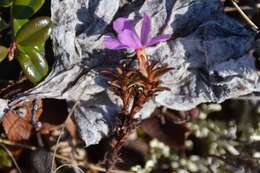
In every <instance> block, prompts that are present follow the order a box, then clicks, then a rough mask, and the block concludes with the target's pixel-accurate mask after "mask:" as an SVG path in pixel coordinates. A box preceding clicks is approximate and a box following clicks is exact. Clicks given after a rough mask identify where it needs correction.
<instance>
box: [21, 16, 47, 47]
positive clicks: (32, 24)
mask: <svg viewBox="0 0 260 173" xmlns="http://www.w3.org/2000/svg"><path fill="white" fill-rule="evenodd" d="M50 33H51V20H50V18H49V17H38V18H35V19H33V20H31V21H29V22H27V23H26V24H25V25H23V27H22V28H21V29H20V30H19V31H18V33H17V36H16V43H18V44H19V45H22V46H34V45H40V44H44V43H45V41H46V40H47V39H48V38H49V36H50Z"/></svg>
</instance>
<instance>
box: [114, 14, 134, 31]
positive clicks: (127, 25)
mask: <svg viewBox="0 0 260 173" xmlns="http://www.w3.org/2000/svg"><path fill="white" fill-rule="evenodd" d="M113 28H114V30H115V31H116V32H117V33H120V32H122V31H123V30H125V29H129V30H133V29H134V26H133V24H132V22H131V21H130V20H129V19H127V18H124V17H120V18H118V19H116V20H115V21H114V22H113Z"/></svg>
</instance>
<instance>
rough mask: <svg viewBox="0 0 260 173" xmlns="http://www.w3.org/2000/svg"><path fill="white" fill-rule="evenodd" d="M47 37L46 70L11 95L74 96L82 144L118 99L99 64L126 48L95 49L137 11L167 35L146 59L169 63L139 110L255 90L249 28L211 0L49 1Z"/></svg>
mask: <svg viewBox="0 0 260 173" xmlns="http://www.w3.org/2000/svg"><path fill="white" fill-rule="evenodd" d="M51 8H52V20H53V23H54V26H53V32H52V40H53V48H54V54H55V56H56V58H57V59H56V63H55V65H54V66H53V67H52V70H51V72H50V74H49V75H48V77H47V78H46V79H45V80H44V81H43V82H41V83H40V84H39V85H37V86H36V87H35V88H33V89H31V90H29V91H27V92H26V93H25V94H23V95H22V97H20V98H19V99H18V100H14V101H13V102H11V103H10V106H12V105H13V104H15V103H16V102H18V101H23V100H26V99H31V98H56V99H66V100H67V102H68V105H69V106H70V109H71V108H72V106H73V105H74V103H75V102H77V101H78V103H79V104H78V106H77V107H76V109H75V113H74V119H75V121H76V123H77V125H78V128H79V130H80V134H81V137H82V138H83V139H84V141H85V142H86V145H90V144H95V143H98V142H99V140H100V139H101V138H102V137H103V136H104V135H107V134H108V133H109V129H110V126H111V125H112V124H113V123H112V122H113V118H114V116H115V115H116V112H117V111H118V110H120V101H118V100H117V98H115V97H114V96H113V93H111V91H109V90H108V89H107V84H106V81H105V79H104V78H103V77H102V75H100V74H99V71H100V69H102V68H107V67H114V66H115V65H116V64H117V63H118V62H119V61H120V59H123V58H125V57H126V56H125V55H126V52H123V51H111V50H106V49H104V48H103V38H104V34H111V35H113V34H114V33H113V30H112V25H111V24H112V22H113V20H114V19H115V18H117V17H122V16H124V17H129V18H130V19H133V21H134V22H135V23H136V30H137V31H139V30H140V24H141V20H142V16H143V14H144V12H146V13H147V14H149V15H150V16H151V19H152V31H151V33H150V34H151V35H157V34H162V33H163V34H172V35H173V39H171V40H169V41H167V42H163V43H160V44H158V45H156V46H154V47H150V48H148V49H146V52H147V54H148V55H149V56H150V58H151V59H152V60H160V61H161V62H162V63H167V64H168V65H169V66H171V67H174V70H172V71H171V72H169V73H168V74H166V75H165V76H164V77H163V78H162V80H163V81H164V85H165V86H167V87H169V88H170V89H171V91H165V92H162V93H160V94H158V96H157V97H156V98H155V99H154V100H153V101H151V102H149V104H146V106H145V107H144V109H143V111H142V112H141V113H139V114H142V115H143V116H149V113H150V112H151V111H152V110H153V109H154V108H155V107H156V106H166V107H168V108H170V109H176V110H188V109H191V108H193V107H195V106H196V105H198V104H200V103H204V102H222V101H224V100H226V99H229V98H232V97H238V96H241V95H245V94H249V93H252V92H255V91H259V90H260V88H259V86H260V85H259V77H258V75H257V70H256V68H255V63H254V61H255V60H254V57H253V56H252V55H251V53H250V52H252V51H253V47H254V43H255V33H254V32H253V31H251V30H249V29H246V28H245V27H244V26H242V25H241V24H239V23H238V22H237V21H235V20H233V19H231V18H229V17H227V16H226V15H225V14H224V11H223V7H222V4H221V2H220V1H219V0H146V1H142V0H136V1H132V2H131V3H130V2H128V1H126V0H125V1H123V0H52V6H51ZM0 112H1V111H0Z"/></svg>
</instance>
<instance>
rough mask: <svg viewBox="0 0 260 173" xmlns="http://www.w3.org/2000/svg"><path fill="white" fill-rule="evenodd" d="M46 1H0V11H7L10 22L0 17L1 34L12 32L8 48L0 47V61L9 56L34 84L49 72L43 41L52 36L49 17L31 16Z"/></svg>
mask: <svg viewBox="0 0 260 173" xmlns="http://www.w3.org/2000/svg"><path fill="white" fill-rule="evenodd" d="M44 2H45V0H37V1H32V0H1V2H0V7H1V8H9V9H10V21H9V23H7V22H5V21H4V19H2V18H1V16H0V24H1V26H0V32H1V31H3V30H6V29H8V28H9V29H10V30H11V44H10V45H9V47H5V46H2V45H0V62H2V61H3V60H4V59H6V58H7V57H8V59H9V61H11V60H13V59H16V60H17V61H18V62H19V64H20V66H21V68H22V70H23V72H24V74H25V75H26V77H27V79H29V80H30V81H31V82H32V83H34V84H36V83H38V82H39V81H41V80H42V79H43V78H44V77H45V76H46V75H47V73H48V69H49V67H48V63H47V61H46V59H45V50H44V47H45V42H46V40H47V39H48V38H49V36H50V33H51V25H52V23H51V20H50V18H49V17H36V18H33V19H31V17H32V16H33V15H34V14H35V13H36V12H37V11H38V10H39V9H40V8H41V7H42V6H43V4H44Z"/></svg>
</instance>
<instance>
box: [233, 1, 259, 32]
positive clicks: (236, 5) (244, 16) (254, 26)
mask: <svg viewBox="0 0 260 173" xmlns="http://www.w3.org/2000/svg"><path fill="white" fill-rule="evenodd" d="M230 1H231V2H232V4H233V5H234V6H235V7H236V8H237V10H238V12H239V13H240V14H241V16H242V17H243V18H244V19H245V20H246V22H247V23H248V24H249V25H250V26H251V27H252V28H253V29H254V30H255V31H259V28H258V27H257V26H256V24H254V22H253V21H252V20H251V19H250V18H249V17H248V16H247V15H246V14H245V13H244V11H243V10H242V9H241V8H240V7H239V5H238V4H237V2H236V1H235V0H230Z"/></svg>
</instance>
